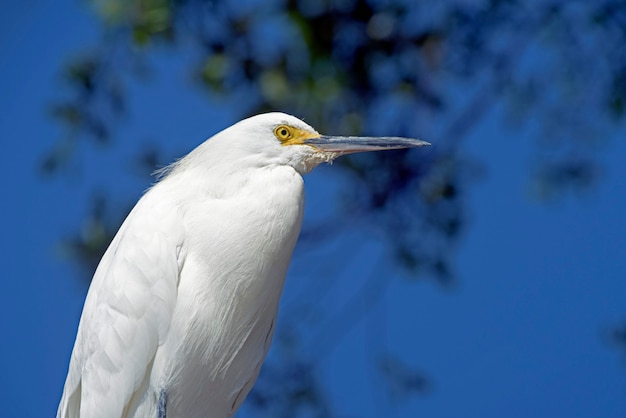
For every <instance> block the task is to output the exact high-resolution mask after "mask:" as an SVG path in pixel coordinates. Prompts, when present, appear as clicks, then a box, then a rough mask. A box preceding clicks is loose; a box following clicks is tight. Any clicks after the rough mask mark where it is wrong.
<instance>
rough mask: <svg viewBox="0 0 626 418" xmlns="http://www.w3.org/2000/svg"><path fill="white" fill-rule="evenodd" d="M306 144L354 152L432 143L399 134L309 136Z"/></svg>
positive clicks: (327, 149)
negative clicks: (380, 135) (399, 135)
mask: <svg viewBox="0 0 626 418" xmlns="http://www.w3.org/2000/svg"><path fill="white" fill-rule="evenodd" d="M304 144H306V145H310V146H313V147H315V148H317V149H319V150H321V151H327V152H336V153H339V154H352V153H355V152H366V151H382V150H391V149H401V148H415V147H421V146H424V145H430V143H428V142H426V141H422V140H420V139H414V138H402V137H398V136H383V137H375V136H329V135H321V136H318V137H313V138H307V139H306V140H305V141H304Z"/></svg>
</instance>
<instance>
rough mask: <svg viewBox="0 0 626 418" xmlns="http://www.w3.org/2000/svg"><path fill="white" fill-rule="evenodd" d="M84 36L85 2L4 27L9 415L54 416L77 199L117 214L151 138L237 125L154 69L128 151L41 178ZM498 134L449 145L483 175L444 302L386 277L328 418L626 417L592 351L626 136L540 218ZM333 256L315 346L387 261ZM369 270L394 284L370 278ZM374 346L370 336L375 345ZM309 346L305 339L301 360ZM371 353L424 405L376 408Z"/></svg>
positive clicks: (71, 288) (482, 131) (320, 202)
mask: <svg viewBox="0 0 626 418" xmlns="http://www.w3.org/2000/svg"><path fill="white" fill-rule="evenodd" d="M94 24H95V21H94V20H93V18H92V17H91V16H90V15H89V13H88V12H87V11H86V10H85V9H84V7H83V6H82V5H81V3H78V2H71V1H69V0H62V1H59V2H56V3H55V4H54V5H53V4H52V3H51V2H43V1H36V0H30V1H28V2H22V3H18V2H14V3H13V2H12V3H8V4H3V6H2V12H1V13H0V74H1V76H0V92H2V93H1V94H0V109H1V112H0V138H1V141H2V144H3V150H4V152H3V155H4V158H3V160H4V161H3V167H4V174H3V175H2V176H1V180H0V181H1V182H2V191H3V194H4V197H3V199H2V203H1V204H0V209H1V212H0V213H1V215H2V216H1V218H0V219H2V222H3V225H2V229H3V231H4V233H3V234H2V237H1V241H0V242H1V248H2V254H3V256H2V257H1V258H0V263H2V264H1V269H2V270H1V271H2V272H3V276H4V277H3V279H2V280H1V281H0V309H1V312H0V314H1V316H2V318H3V319H2V322H1V324H0V335H2V343H1V345H0V350H1V353H0V370H2V373H0V388H1V390H0V393H2V395H1V396H0V398H2V399H3V415H6V416H25V417H31V416H32V417H39V416H50V415H53V414H54V412H55V410H56V405H57V403H58V400H59V397H60V393H61V390H62V385H63V381H64V378H65V373H66V371H67V363H68V359H69V354H70V351H71V347H72V344H73V338H74V334H75V331H76V327H77V324H78V318H79V315H80V310H81V307H82V301H83V298H84V293H85V289H84V287H83V286H82V285H81V283H80V281H79V280H78V279H77V277H76V271H75V270H74V269H73V268H72V266H71V265H69V263H67V262H64V260H63V258H62V257H60V255H59V250H58V242H59V238H60V237H61V236H63V234H65V233H67V232H68V231H72V230H74V228H75V227H76V225H77V222H78V221H79V220H81V219H83V217H84V215H85V214H86V213H87V211H88V209H89V208H88V205H87V202H86V199H85V197H86V195H87V192H88V191H89V190H91V189H92V188H93V187H100V188H103V189H105V190H108V191H110V192H111V193H113V195H114V202H118V203H119V204H120V205H122V204H124V203H125V202H126V200H128V199H130V200H133V199H135V200H136V199H137V198H139V196H140V195H141V193H142V191H143V190H144V189H145V188H146V187H147V186H148V185H149V184H148V182H149V180H148V179H145V180H144V179H138V178H135V179H134V180H128V179H129V178H130V179H132V177H130V176H128V170H129V168H128V167H124V166H121V165H120V164H119V163H118V162H119V161H127V160H128V156H129V155H134V153H135V152H136V151H137V150H138V149H139V148H140V147H141V146H142V145H144V144H145V143H147V141H148V139H150V138H151V137H152V136H158V137H160V138H171V141H168V142H167V143H164V144H163V148H164V150H165V151H166V152H169V153H171V154H180V153H183V152H186V151H188V150H190V149H191V148H193V147H194V146H195V145H197V144H198V143H200V142H201V141H202V140H203V139H205V138H206V137H208V136H210V135H211V134H213V133H215V132H216V131H218V130H219V129H221V128H223V127H225V126H227V125H229V124H231V123H232V122H234V119H233V117H234V116H233V115H234V112H233V111H232V110H229V109H233V107H232V106H236V103H229V104H227V105H226V106H219V107H218V106H217V104H216V103H215V102H211V101H210V100H207V98H206V96H204V95H201V94H200V93H198V92H196V91H195V90H194V86H193V84H192V83H191V82H190V81H188V82H182V83H181V82H180V80H181V79H183V78H184V76H185V73H184V71H185V68H186V67H185V63H184V62H179V61H176V59H174V58H173V55H171V54H168V53H167V52H164V53H162V54H161V55H160V56H159V59H158V60H157V61H156V62H155V66H156V71H155V76H154V77H153V79H152V81H151V82H150V83H144V84H139V85H134V86H133V87H132V89H131V92H130V93H131V97H132V102H131V105H130V108H131V109H132V110H131V117H130V118H129V119H128V120H126V121H124V123H123V129H120V130H121V133H120V143H123V144H128V145H124V146H118V147H115V148H114V149H113V151H111V152H108V151H107V152H103V150H102V149H99V148H97V147H83V148H80V149H79V150H78V152H79V155H80V157H81V161H83V162H82V163H79V164H77V165H76V166H73V167H72V168H71V169H70V170H69V171H68V172H67V173H64V174H63V175H61V176H60V177H57V178H54V179H44V178H42V176H41V175H39V174H38V172H37V163H38V161H39V160H40V158H41V156H42V155H43V153H44V152H45V151H46V150H48V149H50V147H51V146H52V144H53V143H54V141H55V140H56V138H58V136H59V135H61V133H62V131H61V128H60V127H59V125H58V124H55V123H53V122H52V121H51V119H50V118H49V117H48V116H47V115H46V112H45V110H46V107H45V106H46V104H48V103H50V101H51V100H52V99H54V98H58V97H59V95H60V94H61V92H62V87H61V84H60V81H59V80H60V77H59V69H60V68H61V66H62V65H63V63H64V62H66V59H67V57H68V55H69V54H73V53H75V52H77V51H80V50H81V49H83V48H85V47H87V46H89V45H92V44H93V43H94V42H95V41H96V39H97V38H96V36H97V33H96V30H95V27H94ZM190 109H192V111H190ZM501 120H502V118H501V115H500V110H499V109H494V110H493V112H492V113H491V114H489V115H488V117H487V118H486V119H485V120H484V121H483V122H482V123H481V124H480V125H479V126H478V127H477V128H476V129H475V130H474V131H473V133H472V134H471V135H470V136H469V137H467V138H466V139H465V142H464V145H463V146H464V149H465V150H466V152H467V153H468V154H469V155H471V156H473V157H475V158H477V159H479V160H480V161H482V162H483V163H484V164H485V169H486V175H485V176H484V177H483V178H482V179H480V180H479V181H478V182H476V183H474V185H473V186H472V188H471V191H470V193H469V196H468V199H469V202H468V207H469V217H470V221H471V222H470V226H469V228H468V230H467V232H466V235H465V236H464V238H463V239H462V241H461V243H460V246H459V251H458V256H457V259H456V260H457V262H456V270H457V272H458V274H459V278H460V281H459V284H458V286H456V287H455V288H453V289H451V290H442V289H441V288H439V287H437V286H436V285H433V284H432V283H430V282H424V281H417V282H416V281H411V280H407V279H406V278H403V277H402V276H401V275H399V274H391V275H390V277H389V280H390V284H389V287H388V290H387V292H386V293H385V295H384V297H383V301H382V302H381V303H379V304H378V305H376V306H375V307H374V308H373V309H371V310H370V311H369V312H368V313H367V315H365V317H364V319H363V320H362V321H360V322H359V323H358V324H357V326H355V327H353V328H352V329H351V330H350V331H349V333H348V334H347V335H345V337H343V338H341V339H340V340H339V341H338V342H337V344H336V346H335V347H334V349H333V350H331V351H329V352H328V353H326V354H325V355H324V356H323V357H322V358H321V359H320V361H321V366H320V370H321V371H320V373H321V378H322V379H323V381H324V382H325V383H326V385H327V386H326V390H327V396H328V397H329V399H331V400H332V402H333V405H334V407H335V409H336V411H337V412H338V413H339V415H341V416H355V417H356V416H358V417H374V416H380V415H390V414H391V413H392V412H393V413H397V415H398V416H406V417H409V416H423V417H467V416H481V417H502V416H507V417H528V416H567V417H589V416H594V417H623V416H626V359H625V358H623V357H620V354H619V352H618V351H617V350H615V349H612V348H611V346H610V345H608V344H607V342H606V339H605V338H604V334H603V333H605V332H608V331H609V329H610V327H611V326H613V325H616V324H619V323H620V322H621V321H623V320H626V277H625V276H626V257H625V255H626V251H625V250H626V193H625V192H626V181H625V180H624V179H625V178H626V165H625V164H624V161H626V143H624V141H623V138H624V136H625V133H626V129H625V128H624V127H623V125H622V127H621V128H618V129H615V132H613V133H612V135H613V138H612V140H610V141H608V142H607V145H606V146H605V149H604V150H602V152H601V158H602V161H603V163H604V167H605V172H604V176H603V178H602V181H601V182H600V183H599V185H598V187H597V188H596V189H594V190H593V191H590V192H588V193H584V194H582V195H579V196H567V197H565V198H564V199H561V200H558V201H555V202H550V203H540V202H538V201H537V200H535V199H534V198H533V197H532V194H531V193H529V187H528V186H529V174H528V172H529V166H530V164H531V161H532V153H533V151H534V150H535V149H536V148H534V147H536V144H532V141H531V140H530V139H529V134H528V132H525V131H524V130H523V129H522V130H516V131H515V132H512V131H513V130H512V129H511V128H510V127H508V126H506V125H503V124H501V123H500V121H501ZM134 138H140V140H139V141H131V139H134ZM144 138H145V139H144ZM125 139H127V141H124V140H125ZM424 139H428V138H424ZM121 179H124V181H123V182H121V181H120V180H121ZM144 181H145V182H144ZM333 181H336V179H335V177H333V167H320V169H318V170H317V171H316V172H315V173H313V174H311V175H310V176H309V177H308V178H307V189H308V196H307V202H308V207H307V220H311V219H312V218H314V217H315V213H316V212H318V211H323V210H324V208H325V207H326V206H327V205H330V204H332V203H330V202H331V199H333V197H335V195H334V194H333V189H332V188H329V187H327V184H328V183H329V182H333ZM345 240H347V241H344V243H345V242H348V243H350V244H351V245H349V246H345V245H344V246H339V247H340V248H334V251H335V252H337V251H339V252H341V251H343V252H345V253H344V254H345V259H346V265H345V266H342V268H341V269H340V270H339V272H338V276H337V280H339V282H338V284H337V285H334V287H333V290H332V292H331V294H330V295H327V296H325V299H324V300H323V301H322V302H323V304H324V305H325V308H326V309H325V310H324V311H323V312H320V313H319V317H318V318H317V321H318V323H317V325H316V326H317V328H316V329H324V326H325V324H327V323H332V321H333V313H336V312H337V311H338V310H339V307H340V306H342V303H345V301H346V300H348V299H349V298H350V295H351V294H352V293H353V292H354V283H355V279H354V278H355V277H366V276H367V274H369V273H368V272H369V270H371V269H372V268H373V265H374V262H373V261H372V260H376V259H378V258H382V259H383V260H385V258H386V257H390V256H389V254H387V253H386V252H385V250H384V246H383V245H382V243H381V242H380V241H379V239H378V238H377V237H376V236H373V235H372V234H371V233H369V232H368V231H366V230H363V231H354V232H352V233H351V235H350V236H349V237H347V238H345ZM355 242H359V243H360V244H359V245H353V244H354V243H355ZM340 254H341V253H340ZM307 257H309V256H308V255H307V256H306V257H305V256H300V255H297V256H296V259H295V261H294V265H293V268H292V269H291V273H290V280H289V283H288V285H287V288H286V292H285V300H287V301H289V300H292V299H293V298H294V297H296V295H297V294H298V290H301V288H303V287H306V284H307V283H310V280H314V279H316V278H315V277H307V274H306V271H307V270H311V269H309V268H308V267H309V266H310V265H311V264H312V263H316V264H319V263H323V261H324V257H325V256H324V254H323V252H322V253H320V254H317V255H316V254H312V255H310V257H311V259H309V258H307ZM382 270H383V271H388V270H392V267H391V265H390V264H389V263H386V262H383V263H382ZM313 271H319V270H313ZM309 275H311V274H310V273H309ZM315 302H317V301H312V302H311V303H315ZM286 311H288V307H287V308H285V309H284V310H283V312H286ZM371 332H377V333H382V334H383V335H384V336H381V338H380V340H378V341H376V339H374V340H375V341H374V342H372V339H371V338H370V337H371ZM317 335H318V334H317V333H316V332H312V333H311V341H309V344H310V346H311V347H313V348H312V351H314V350H315V347H316V340H315V338H316V336H317ZM377 352H390V353H393V354H394V355H396V356H397V357H399V358H401V359H402V360H403V361H404V362H406V363H407V364H408V365H410V366H412V367H415V368H417V369H418V370H421V371H423V372H424V373H426V374H427V375H429V376H430V377H431V378H432V379H433V388H432V390H431V391H430V392H429V393H428V394H427V395H425V396H420V397H415V398H409V399H408V400H405V401H402V402H397V403H396V402H392V401H390V400H389V399H388V397H387V396H386V395H385V394H384V393H385V390H386V387H385V385H384V383H383V382H381V381H379V380H377V379H376V378H375V375H374V374H373V373H372V370H371V367H370V366H368V365H367V364H368V363H367V360H368V359H371V357H372V356H373V355H376V353H377Z"/></svg>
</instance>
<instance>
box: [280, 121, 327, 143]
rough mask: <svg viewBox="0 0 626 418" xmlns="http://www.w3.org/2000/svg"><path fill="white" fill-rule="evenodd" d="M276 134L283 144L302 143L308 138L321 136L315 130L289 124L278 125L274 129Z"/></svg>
mask: <svg viewBox="0 0 626 418" xmlns="http://www.w3.org/2000/svg"><path fill="white" fill-rule="evenodd" d="M274 135H276V138H278V139H279V140H280V142H281V143H282V144H283V145H302V144H304V143H305V142H306V140H307V139H311V138H319V137H320V136H321V135H320V134H318V133H317V132H315V131H313V132H310V131H306V130H304V129H298V128H295V127H293V126H289V125H278V126H277V127H276V128H275V129H274Z"/></svg>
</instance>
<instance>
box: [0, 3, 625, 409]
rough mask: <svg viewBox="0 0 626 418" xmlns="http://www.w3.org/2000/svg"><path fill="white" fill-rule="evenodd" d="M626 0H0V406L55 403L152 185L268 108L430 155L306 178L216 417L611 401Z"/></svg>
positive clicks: (620, 287)
mask: <svg viewBox="0 0 626 418" xmlns="http://www.w3.org/2000/svg"><path fill="white" fill-rule="evenodd" d="M625 106H626V2H624V1H623V0H598V1H594V2H590V1H559V0H552V1H540V0H534V1H531V0H527V1H521V0H519V1H515V0H508V1H505V0H491V1H487V0H484V1H483V0H456V1H453V0H443V1H440V2H414V1H410V0H386V1H383V0H319V1H315V0H270V1H261V0H243V1H237V0H224V1H200V0H170V1H167V0H88V1H72V0H58V1H55V2H50V1H43V0H25V1H21V2H17V1H13V2H9V1H5V2H3V3H2V5H1V6H0V141H2V171H3V172H2V175H1V176H0V181H1V182H2V185H1V190H2V199H1V200H0V202H1V203H0V209H1V212H0V213H1V215H2V216H1V217H0V219H1V221H2V231H3V232H2V234H1V239H0V243H1V244H0V245H1V249H2V252H1V254H2V256H1V257H0V262H1V263H2V264H1V266H0V267H1V268H0V271H2V276H3V277H2V279H1V281H0V286H1V287H0V309H1V311H0V317H1V318H2V321H1V323H0V327H1V328H0V336H1V338H0V340H1V342H0V350H1V352H0V399H2V413H1V415H2V416H7V417H43V416H51V415H54V414H55V411H56V406H57V403H58V400H59V399H60V394H61V391H62V386H63V382H64V379H65V373H66V371H67V365H68V361H69V356H70V353H71V349H72V345H73V341H74V335H75V332H76V328H77V326H78V319H79V316H80V312H81V308H82V303H83V300H84V297H85V294H86V291H87V288H88V283H89V280H90V277H91V274H92V273H93V270H94V268H95V266H96V264H97V262H98V260H99V257H100V255H101V254H102V252H103V251H104V249H105V248H106V246H107V244H108V242H109V240H110V239H111V237H112V235H113V234H114V233H115V231H116V230H117V227H118V226H119V224H120V223H121V221H122V220H123V218H124V216H125V215H126V213H128V211H129V210H130V208H131V207H132V206H133V205H134V203H135V202H136V200H137V199H138V198H139V197H140V196H141V194H142V192H143V191H144V190H145V189H146V188H147V187H149V185H150V184H151V182H152V181H153V178H151V177H150V173H151V172H152V171H154V170H155V169H157V168H159V167H162V166H163V165H166V164H167V163H169V162H171V161H173V160H174V159H175V158H177V157H179V156H181V155H184V154H185V153H186V152H188V151H189V150H191V149H192V148H193V147H195V146H196V145H198V144H199V143H200V142H202V141H203V140H204V139H206V138H208V137H210V136H211V135H212V134H214V133H216V132H217V131H219V130H221V129H223V128H225V127H227V126H228V125H230V124H232V123H234V122H235V121H237V120H239V119H241V118H243V117H245V116H249V115H251V114H255V113H259V112H262V111H267V110H279V111H285V112H288V113H292V114H294V115H296V116H298V117H301V118H304V119H305V120H306V121H307V122H309V123H310V124H312V125H313V126H315V127H316V128H317V129H318V130H319V131H321V132H327V133H333V134H373V135H382V134H388V135H405V136H413V137H420V138H422V139H425V140H427V141H429V142H431V143H432V144H433V146H432V147H429V148H428V149H425V148H422V149H418V150H411V151H408V152H406V151H398V152H386V153H378V154H376V155H361V156H353V157H349V158H348V157H344V158H342V159H340V160H338V161H336V162H335V164H334V165H333V166H323V167H319V168H318V169H317V170H316V171H315V172H314V173H312V174H310V175H309V176H308V177H307V178H306V183H307V186H306V187H307V209H306V215H305V225H304V229H303V233H302V236H301V239H300V241H299V244H298V247H297V249H296V254H295V256H294V260H293V263H292V268H291V269H290V272H289V276H288V282H287V285H286V289H285V293H284V298H283V303H282V306H281V313H280V320H279V323H280V326H279V328H278V330H277V333H276V336H275V340H274V344H273V347H272V350H271V352H270V355H269V358H268V361H267V362H266V364H265V366H264V368H263V371H262V373H261V377H260V379H259V381H258V383H257V385H256V386H255V388H254V390H253V392H252V393H251V394H250V396H249V397H248V399H247V401H246V403H245V404H244V407H243V408H242V410H241V411H240V413H239V415H238V416H240V417H468V416H480V417H529V416H541V417H544V416H545V417H548V416H549V417H555V416H556V417H624V416H626V180H625V179H626V164H624V162H625V161H626V142H625V141H624V139H625V138H626V124H625V123H624V116H625V112H626V107H625Z"/></svg>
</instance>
